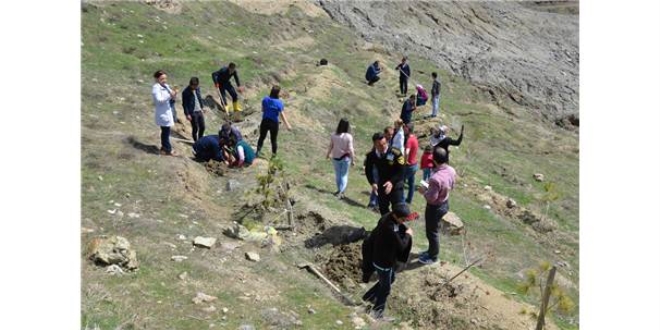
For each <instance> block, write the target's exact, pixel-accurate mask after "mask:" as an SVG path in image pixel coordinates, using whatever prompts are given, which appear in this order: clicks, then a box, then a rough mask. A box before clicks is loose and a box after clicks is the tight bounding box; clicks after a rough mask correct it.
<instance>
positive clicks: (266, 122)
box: [257, 85, 291, 157]
mask: <svg viewBox="0 0 660 330" xmlns="http://www.w3.org/2000/svg"><path fill="white" fill-rule="evenodd" d="M261 111H262V112H263V116H262V119H261V125H259V140H258V141H257V157H259V155H260V153H261V147H262V146H263V144H264V140H265V139H266V134H268V133H269V132H270V145H271V151H272V156H271V157H275V156H277V132H278V131H279V128H280V115H282V121H284V124H285V125H286V128H287V129H288V130H291V125H289V121H287V120H286V116H285V115H284V102H282V100H280V86H277V85H276V86H273V88H271V90H270V95H268V96H265V97H264V98H263V100H261Z"/></svg>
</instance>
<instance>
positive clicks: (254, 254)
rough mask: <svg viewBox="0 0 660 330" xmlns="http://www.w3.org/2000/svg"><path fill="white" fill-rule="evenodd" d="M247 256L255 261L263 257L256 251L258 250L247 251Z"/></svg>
mask: <svg viewBox="0 0 660 330" xmlns="http://www.w3.org/2000/svg"><path fill="white" fill-rule="evenodd" d="M245 258H247V260H250V261H254V262H257V261H259V260H261V258H260V257H259V254H258V253H256V252H245Z"/></svg>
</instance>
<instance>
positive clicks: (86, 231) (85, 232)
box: [80, 227, 94, 234]
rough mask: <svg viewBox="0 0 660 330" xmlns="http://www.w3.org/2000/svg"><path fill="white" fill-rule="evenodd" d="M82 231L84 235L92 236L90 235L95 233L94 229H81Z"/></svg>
mask: <svg viewBox="0 0 660 330" xmlns="http://www.w3.org/2000/svg"><path fill="white" fill-rule="evenodd" d="M80 231H81V232H82V233H83V234H90V233H93V232H94V229H91V228H85V227H81V228H80Z"/></svg>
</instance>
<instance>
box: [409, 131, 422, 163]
mask: <svg viewBox="0 0 660 330" xmlns="http://www.w3.org/2000/svg"><path fill="white" fill-rule="evenodd" d="M418 148H419V143H418V142H417V137H416V136H415V134H410V135H408V142H406V150H408V159H406V162H407V163H408V165H415V164H417V149H418Z"/></svg>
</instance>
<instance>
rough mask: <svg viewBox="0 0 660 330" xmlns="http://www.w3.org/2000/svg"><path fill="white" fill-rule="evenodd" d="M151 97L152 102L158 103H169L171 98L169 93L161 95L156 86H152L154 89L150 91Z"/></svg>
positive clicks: (161, 91)
mask: <svg viewBox="0 0 660 330" xmlns="http://www.w3.org/2000/svg"><path fill="white" fill-rule="evenodd" d="M151 95H152V96H153V98H154V101H155V102H158V103H165V102H169V101H170V99H171V98H172V95H170V93H163V90H162V89H161V88H160V86H159V85H158V84H156V85H154V87H153V88H152V89H151Z"/></svg>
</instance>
